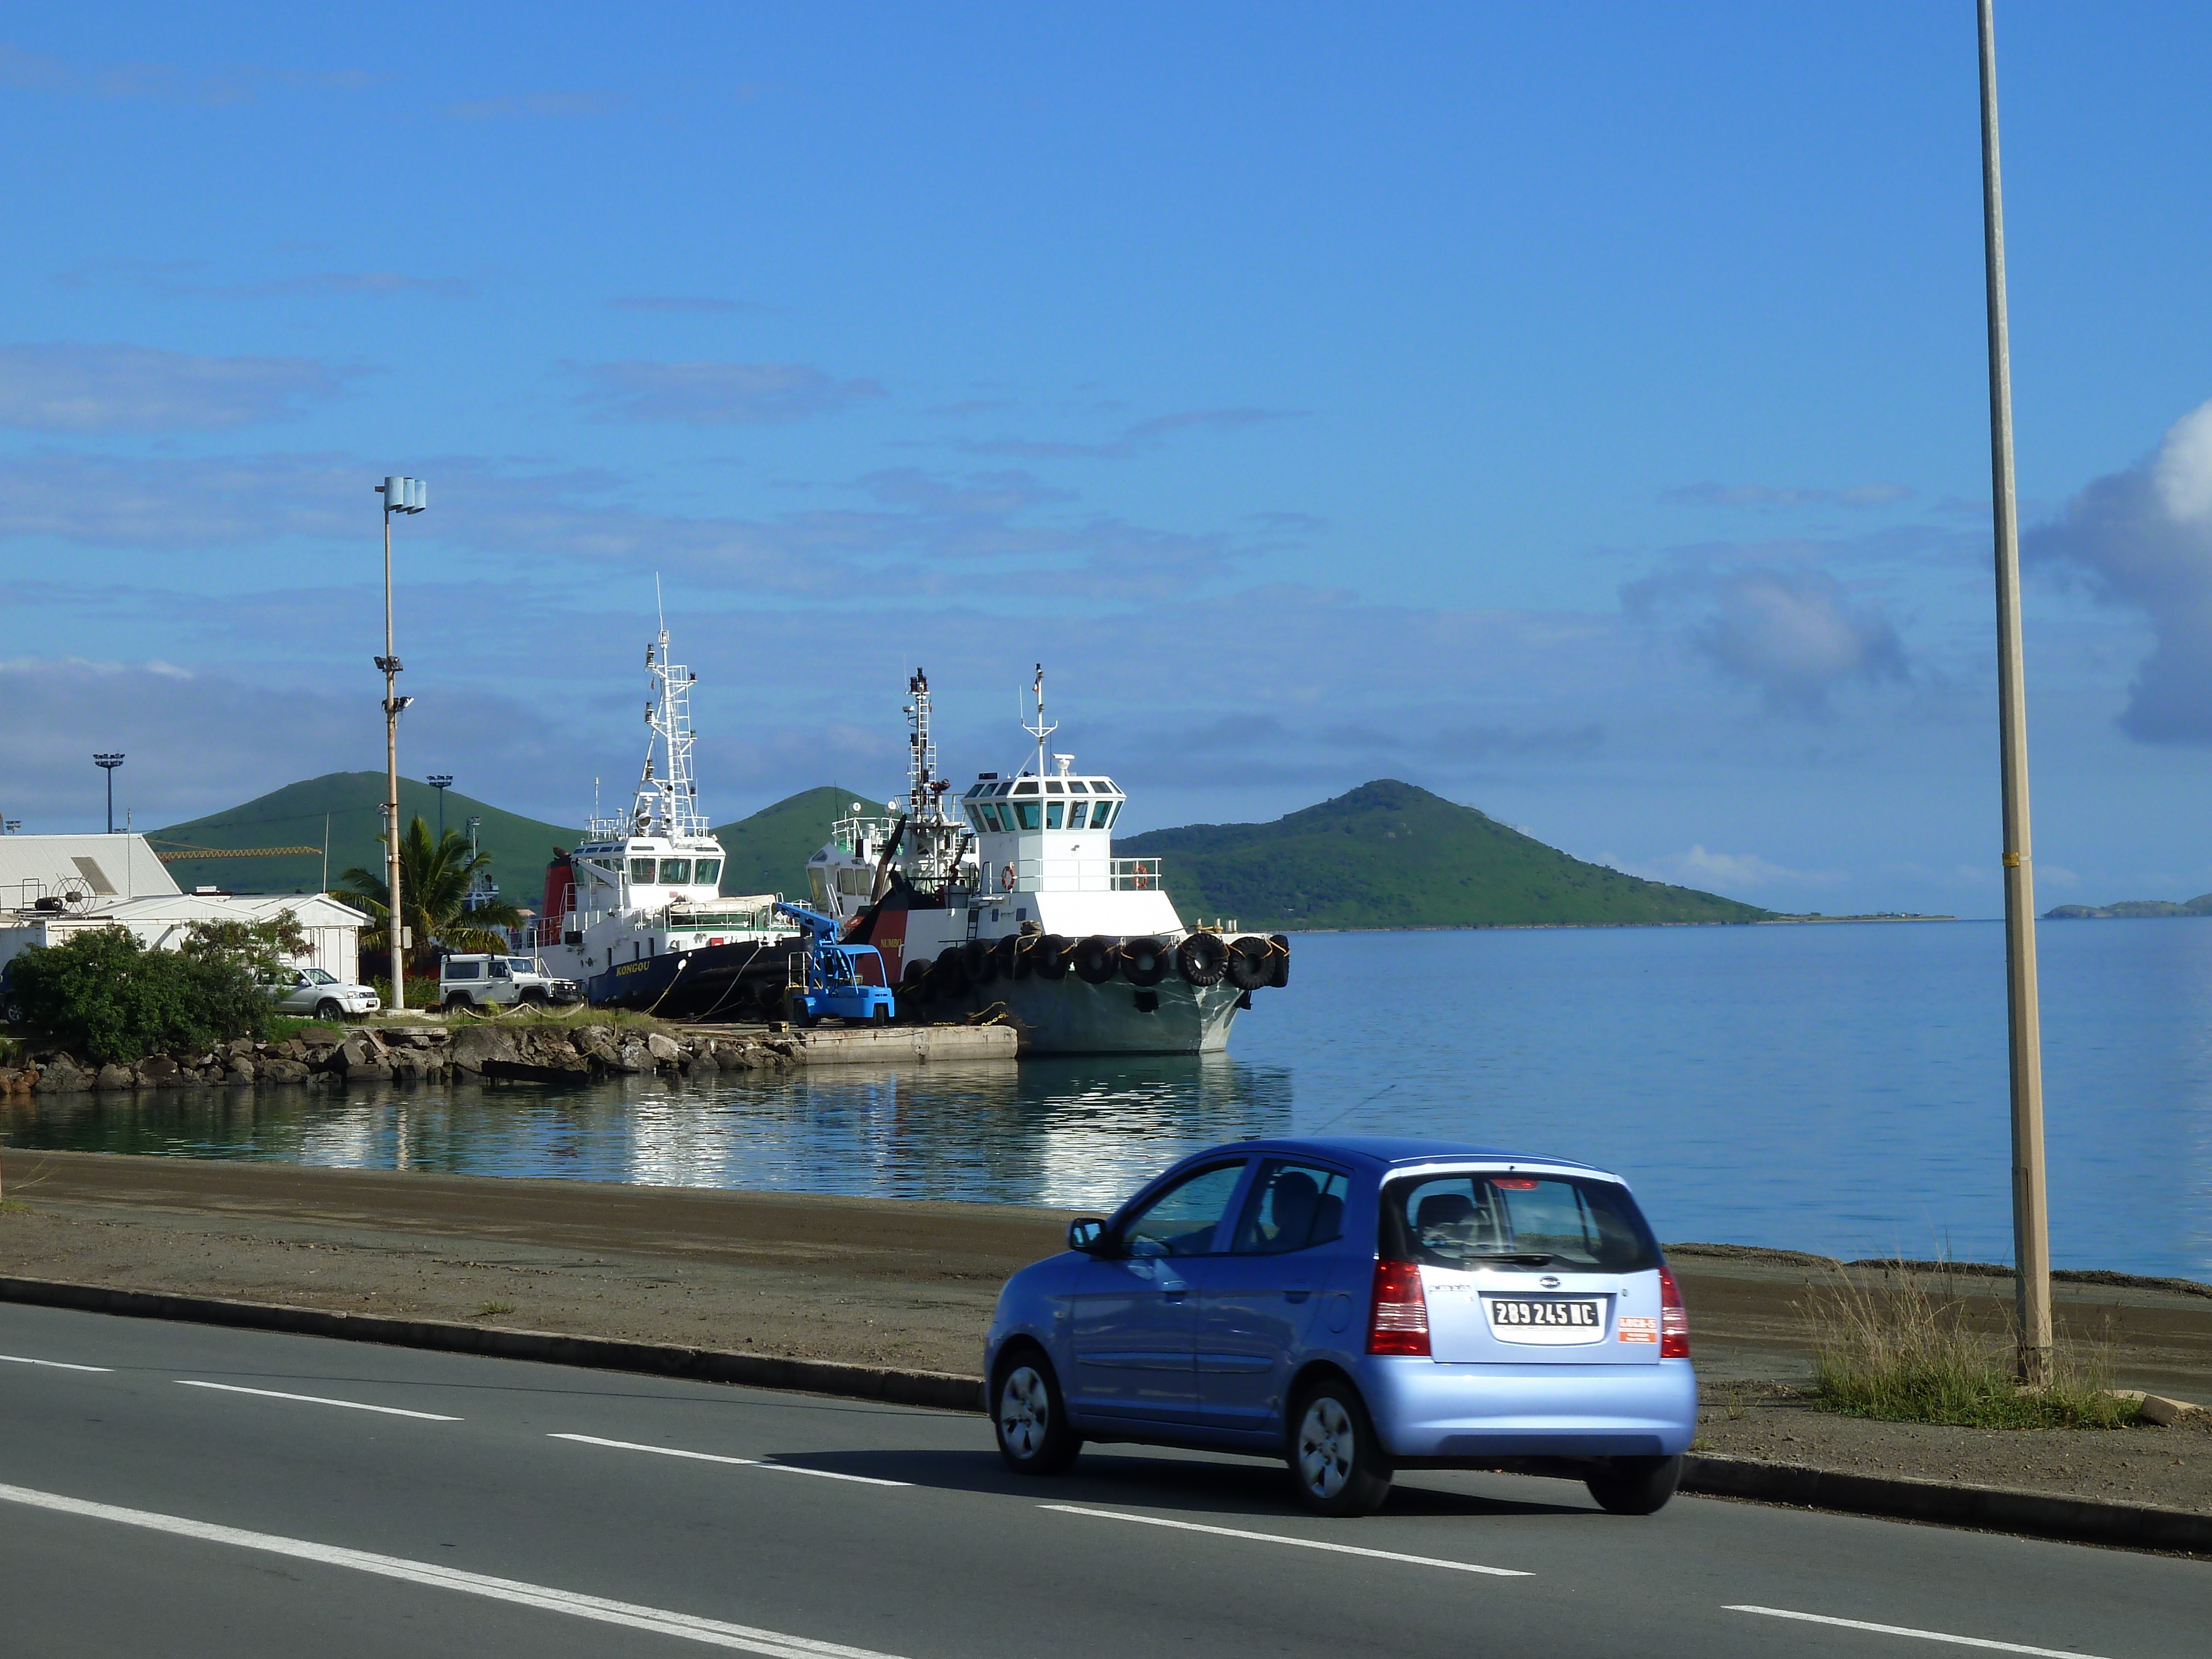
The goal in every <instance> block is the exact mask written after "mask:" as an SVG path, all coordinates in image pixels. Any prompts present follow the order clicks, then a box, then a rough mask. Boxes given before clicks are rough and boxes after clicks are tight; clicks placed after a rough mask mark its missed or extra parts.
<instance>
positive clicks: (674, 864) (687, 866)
mask: <svg viewBox="0 0 2212 1659" xmlns="http://www.w3.org/2000/svg"><path fill="white" fill-rule="evenodd" d="M660 878H661V880H662V881H664V882H665V883H666V884H668V885H669V886H671V887H689V886H690V884H691V860H690V859H663V860H661V861H660ZM646 879H647V881H650V880H652V879H653V878H652V877H650V876H647V878H646ZM403 896H404V895H403Z"/></svg>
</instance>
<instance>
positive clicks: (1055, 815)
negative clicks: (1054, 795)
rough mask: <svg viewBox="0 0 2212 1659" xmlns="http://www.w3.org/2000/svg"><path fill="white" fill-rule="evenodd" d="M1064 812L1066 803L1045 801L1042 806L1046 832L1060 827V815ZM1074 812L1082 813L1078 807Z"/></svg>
mask: <svg viewBox="0 0 2212 1659" xmlns="http://www.w3.org/2000/svg"><path fill="white" fill-rule="evenodd" d="M1066 810H1067V803H1066V801H1058V800H1048V801H1047V802H1046V803H1045V804H1044V827H1045V828H1046V829H1059V828H1060V815H1061V814H1062V813H1063V812H1065V811H1066ZM1076 810H1077V811H1082V809H1081V808H1080V807H1078V808H1077V809H1076Z"/></svg>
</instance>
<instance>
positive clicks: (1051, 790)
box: [1044, 780, 1067, 795]
mask: <svg viewBox="0 0 2212 1659" xmlns="http://www.w3.org/2000/svg"><path fill="white" fill-rule="evenodd" d="M1044 792H1045V793H1046V794H1048V795H1064V794H1066V793H1067V787H1066V785H1065V784H1062V783H1060V782H1059V781H1057V780H1048V781H1047V782H1046V784H1045V787H1044Z"/></svg>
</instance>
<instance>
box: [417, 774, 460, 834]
mask: <svg viewBox="0 0 2212 1659" xmlns="http://www.w3.org/2000/svg"><path fill="white" fill-rule="evenodd" d="M422 781H423V782H425V783H427V784H428V785H429V786H430V787H432V788H433V789H435V790H436V791H437V792H438V844H439V845H440V846H441V847H442V846H444V845H445V844H446V791H447V790H448V789H450V788H452V787H453V774H452V773H451V772H432V773H430V774H429V775H427V776H426V777H424V778H423V780H422Z"/></svg>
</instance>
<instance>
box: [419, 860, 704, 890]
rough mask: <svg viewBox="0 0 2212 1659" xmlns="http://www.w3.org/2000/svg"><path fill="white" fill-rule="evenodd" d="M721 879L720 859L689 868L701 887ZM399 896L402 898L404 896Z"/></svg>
mask: <svg viewBox="0 0 2212 1659" xmlns="http://www.w3.org/2000/svg"><path fill="white" fill-rule="evenodd" d="M721 878H722V861H721V860H720V859H701V860H699V862H698V863H696V864H695V865H693V866H691V879H692V880H693V881H695V882H696V883H697V884H699V885H700V886H702V887H711V886H713V885H714V884H716V883H717V882H719V881H720V880H721ZM401 896H402V897H403V898H404V896H405V895H404V894H402V895H401Z"/></svg>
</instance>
